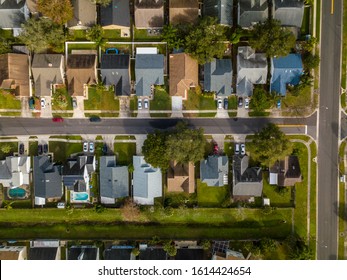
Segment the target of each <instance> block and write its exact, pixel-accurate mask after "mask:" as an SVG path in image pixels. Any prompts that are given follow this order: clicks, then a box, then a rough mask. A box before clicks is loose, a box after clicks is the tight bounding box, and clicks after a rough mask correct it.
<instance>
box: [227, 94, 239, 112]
mask: <svg viewBox="0 0 347 280" xmlns="http://www.w3.org/2000/svg"><path fill="white" fill-rule="evenodd" d="M228 102H229V108H228V109H232V110H237V96H236V95H231V96H229V97H228Z"/></svg>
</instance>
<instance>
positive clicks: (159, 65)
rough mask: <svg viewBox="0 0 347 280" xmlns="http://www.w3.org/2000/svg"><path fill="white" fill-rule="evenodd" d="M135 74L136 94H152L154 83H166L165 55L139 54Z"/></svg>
mask: <svg viewBox="0 0 347 280" xmlns="http://www.w3.org/2000/svg"><path fill="white" fill-rule="evenodd" d="M135 76H136V95H137V96H150V95H151V86H152V85H163V84H164V55H162V54H137V55H136V61H135Z"/></svg>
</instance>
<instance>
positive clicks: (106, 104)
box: [84, 87, 119, 111]
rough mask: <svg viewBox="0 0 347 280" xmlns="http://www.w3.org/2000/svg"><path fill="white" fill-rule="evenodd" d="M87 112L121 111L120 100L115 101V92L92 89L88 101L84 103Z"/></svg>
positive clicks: (89, 91)
mask: <svg viewBox="0 0 347 280" xmlns="http://www.w3.org/2000/svg"><path fill="white" fill-rule="evenodd" d="M84 109H85V110H105V111H119V99H115V94H114V92H113V91H106V90H101V89H97V88H96V87H90V88H89V89H88V100H85V101H84Z"/></svg>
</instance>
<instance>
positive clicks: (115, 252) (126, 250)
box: [104, 245, 136, 260]
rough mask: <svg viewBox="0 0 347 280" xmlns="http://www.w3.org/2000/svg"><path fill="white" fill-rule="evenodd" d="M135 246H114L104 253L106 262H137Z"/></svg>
mask: <svg viewBox="0 0 347 280" xmlns="http://www.w3.org/2000/svg"><path fill="white" fill-rule="evenodd" d="M133 248H134V247H133V246H124V245H114V246H111V247H109V248H107V249H106V250H105V251H104V259H105V260H135V259H136V257H135V256H134V255H133V254H132V251H133Z"/></svg>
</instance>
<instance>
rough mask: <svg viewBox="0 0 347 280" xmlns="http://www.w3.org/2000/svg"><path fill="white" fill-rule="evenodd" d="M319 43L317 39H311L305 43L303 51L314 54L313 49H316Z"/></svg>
mask: <svg viewBox="0 0 347 280" xmlns="http://www.w3.org/2000/svg"><path fill="white" fill-rule="evenodd" d="M317 43H318V39H317V38H315V37H311V38H310V39H308V40H307V41H304V42H303V43H302V44H301V45H302V50H303V51H304V52H312V51H313V49H314V48H315V47H316V45H317Z"/></svg>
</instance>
